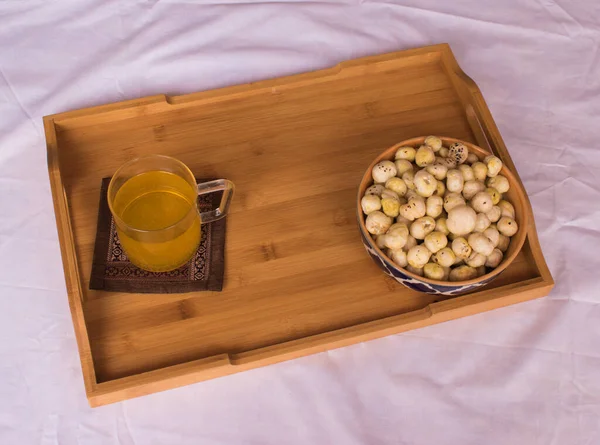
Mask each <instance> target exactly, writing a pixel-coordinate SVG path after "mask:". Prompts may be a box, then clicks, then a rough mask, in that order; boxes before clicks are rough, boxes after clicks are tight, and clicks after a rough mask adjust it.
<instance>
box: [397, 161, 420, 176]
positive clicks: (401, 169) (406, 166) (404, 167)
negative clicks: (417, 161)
mask: <svg viewBox="0 0 600 445" xmlns="http://www.w3.org/2000/svg"><path fill="white" fill-rule="evenodd" d="M394 164H395V165H396V170H398V173H397V175H398V176H400V177H402V175H404V173H406V172H411V171H413V170H414V168H415V167H414V165H413V164H412V162H410V161H409V160H407V159H397V160H396V162H395V163H394Z"/></svg>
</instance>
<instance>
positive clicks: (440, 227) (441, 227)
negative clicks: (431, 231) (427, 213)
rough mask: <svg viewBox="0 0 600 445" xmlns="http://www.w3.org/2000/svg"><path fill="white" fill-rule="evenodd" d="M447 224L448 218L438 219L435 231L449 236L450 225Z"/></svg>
mask: <svg viewBox="0 0 600 445" xmlns="http://www.w3.org/2000/svg"><path fill="white" fill-rule="evenodd" d="M446 222H447V219H446V218H438V220H437V221H436V222H435V230H436V231H437V232H442V233H443V234H444V235H448V234H449V233H450V231H449V230H448V225H447V224H446Z"/></svg>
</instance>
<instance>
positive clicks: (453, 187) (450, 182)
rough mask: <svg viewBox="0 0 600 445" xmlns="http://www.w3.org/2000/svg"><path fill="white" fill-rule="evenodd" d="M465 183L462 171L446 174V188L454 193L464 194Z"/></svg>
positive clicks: (451, 171)
mask: <svg viewBox="0 0 600 445" xmlns="http://www.w3.org/2000/svg"><path fill="white" fill-rule="evenodd" d="M464 185H465V181H464V179H463V175H462V173H461V172H460V170H455V169H452V170H448V173H447V174H446V188H447V189H448V191H450V192H452V193H460V192H462V189H463V186H464Z"/></svg>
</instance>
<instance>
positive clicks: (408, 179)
mask: <svg viewBox="0 0 600 445" xmlns="http://www.w3.org/2000/svg"><path fill="white" fill-rule="evenodd" d="M402 180H403V181H404V183H405V184H406V187H407V188H408V189H409V190H415V183H414V180H415V174H414V173H413V172H412V170H410V171H407V172H404V173H403V174H402Z"/></svg>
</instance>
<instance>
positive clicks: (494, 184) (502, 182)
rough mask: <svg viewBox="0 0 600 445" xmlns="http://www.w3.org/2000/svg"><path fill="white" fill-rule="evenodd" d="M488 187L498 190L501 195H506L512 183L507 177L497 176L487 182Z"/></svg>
mask: <svg viewBox="0 0 600 445" xmlns="http://www.w3.org/2000/svg"><path fill="white" fill-rule="evenodd" d="M487 186H488V187H491V188H494V189H496V190H498V192H499V193H506V192H508V191H509V190H510V183H509V182H508V179H507V178H506V176H502V175H497V176H494V177H493V178H489V179H488V180H487Z"/></svg>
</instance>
